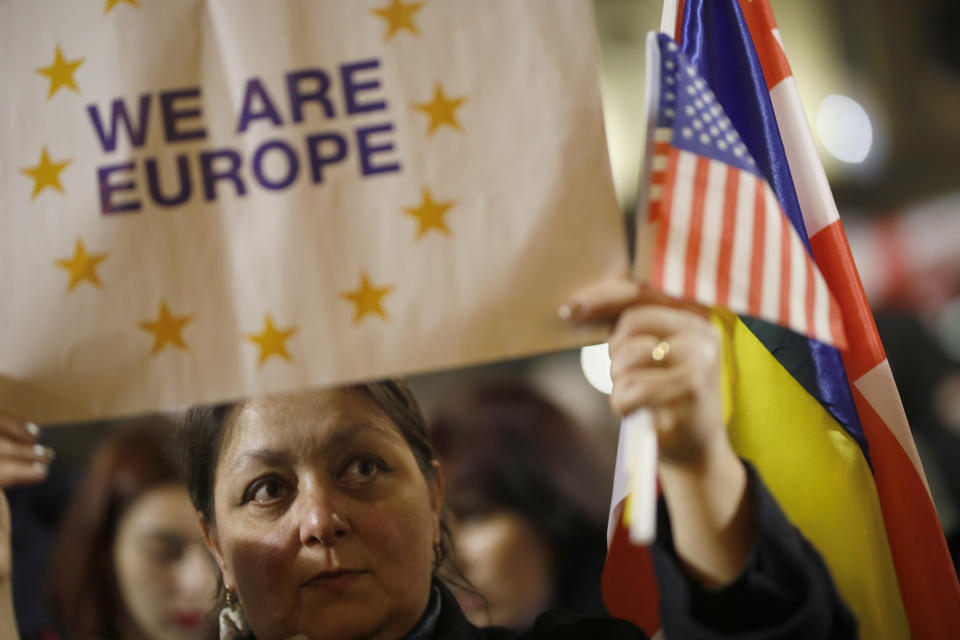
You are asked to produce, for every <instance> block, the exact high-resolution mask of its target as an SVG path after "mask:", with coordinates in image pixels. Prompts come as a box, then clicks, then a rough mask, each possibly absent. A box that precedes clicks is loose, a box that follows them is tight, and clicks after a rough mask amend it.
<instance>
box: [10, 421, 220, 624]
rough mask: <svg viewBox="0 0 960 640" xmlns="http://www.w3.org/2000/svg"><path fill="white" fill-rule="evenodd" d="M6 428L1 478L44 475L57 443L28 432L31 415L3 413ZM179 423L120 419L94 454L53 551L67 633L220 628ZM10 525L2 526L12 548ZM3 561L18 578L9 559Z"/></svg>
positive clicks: (55, 598)
mask: <svg viewBox="0 0 960 640" xmlns="http://www.w3.org/2000/svg"><path fill="white" fill-rule="evenodd" d="M0 427H2V428H0V469H2V472H0V486H2V487H3V488H6V487H8V486H13V485H17V484H28V483H31V482H37V481H40V480H42V479H43V477H45V475H46V473H47V468H48V466H49V461H50V459H51V458H52V452H51V451H49V450H46V451H41V449H43V448H42V447H41V448H37V447H36V445H34V444H31V443H32V442H33V441H34V440H33V439H34V438H35V434H33V433H29V432H24V433H20V432H18V430H21V431H22V430H23V428H22V426H21V423H18V422H16V421H13V420H7V419H5V418H3V417H2V416H0ZM174 431H175V425H173V424H172V423H171V422H169V421H168V420H166V419H164V418H161V417H151V418H146V419H143V420H140V421H137V422H135V423H133V424H128V425H120V426H119V427H117V428H116V430H115V431H113V432H112V433H111V434H110V435H109V436H107V437H106V438H105V440H104V441H103V443H102V444H101V445H100V446H99V447H98V449H97V450H96V451H95V453H94V454H93V456H92V458H91V461H90V464H89V466H88V469H87V472H86V474H85V477H84V480H83V482H82V483H81V484H80V486H79V487H78V488H77V490H76V492H75V494H74V495H73V497H72V499H71V502H70V504H69V506H68V508H67V511H66V513H65V514H64V516H63V518H62V520H61V522H60V528H59V532H58V536H57V540H56V542H55V543H54V546H53V549H52V551H51V554H50V560H49V569H50V571H49V585H48V586H49V595H50V606H51V609H52V612H53V615H54V618H55V619H56V621H57V623H58V626H59V628H60V630H61V631H62V632H63V634H64V637H65V638H70V639H76V640H89V639H94V638H95V639H97V640H201V639H203V638H208V637H210V634H211V631H212V629H213V627H214V624H215V620H214V619H212V618H211V617H210V612H211V609H212V607H213V604H214V601H215V597H216V591H217V582H216V573H215V567H214V565H213V562H212V560H211V559H210V557H209V554H208V552H207V551H206V549H205V548H204V544H203V539H202V535H201V531H200V527H199V525H198V523H197V520H196V515H195V512H194V510H193V507H192V506H191V504H190V499H189V496H188V494H187V489H186V485H185V483H184V480H183V477H182V475H181V473H180V469H179V465H178V462H177V458H176V454H175V446H174V443H173V435H174ZM3 507H4V511H5V507H6V505H5V504H4V505H3ZM4 515H6V514H4ZM4 519H6V518H4ZM9 524H10V523H9V522H6V523H4V525H5V526H3V527H0V532H2V533H3V534H4V535H5V537H7V539H6V540H4V554H7V555H8V554H9ZM0 569H2V571H3V578H4V580H3V582H4V584H9V576H10V572H11V563H10V562H9V558H8V559H7V561H6V562H5V563H0ZM18 570H21V571H29V570H30V568H29V567H22V568H18Z"/></svg>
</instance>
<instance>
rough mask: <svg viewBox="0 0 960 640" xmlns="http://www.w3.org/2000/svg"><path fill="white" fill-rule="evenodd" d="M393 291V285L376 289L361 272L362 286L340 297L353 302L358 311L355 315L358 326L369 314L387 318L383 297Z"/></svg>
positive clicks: (343, 292) (354, 318)
mask: <svg viewBox="0 0 960 640" xmlns="http://www.w3.org/2000/svg"><path fill="white" fill-rule="evenodd" d="M392 290H393V287H392V286H391V285H386V286H383V287H375V286H373V285H372V284H370V279H369V278H367V274H366V273H365V272H363V271H361V272H360V286H359V287H357V289H356V290H355V291H342V292H341V293H340V297H342V298H344V299H346V300H349V301H350V302H352V303H353V304H354V305H355V307H356V309H355V313H354V315H353V322H354V323H355V324H356V323H357V322H360V320H361V319H363V316H365V315H367V314H368V313H375V314H377V315H378V316H380V317H381V318H386V317H387V312H386V311H384V309H383V304H382V300H383V296H385V295H387V294H388V293H390V292H391V291H392Z"/></svg>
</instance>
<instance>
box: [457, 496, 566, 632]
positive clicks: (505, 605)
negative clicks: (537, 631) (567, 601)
mask: <svg viewBox="0 0 960 640" xmlns="http://www.w3.org/2000/svg"><path fill="white" fill-rule="evenodd" d="M456 540H457V560H458V562H459V564H460V566H461V568H462V569H463V573H464V575H465V576H466V577H467V578H468V579H469V580H470V582H471V583H473V585H474V586H475V587H476V588H477V591H479V592H480V593H481V594H482V595H483V596H484V597H485V598H486V600H487V602H486V605H487V607H485V606H484V603H483V601H482V600H480V599H479V598H477V597H476V596H474V595H473V594H469V593H457V599H458V600H459V601H460V604H461V606H462V607H463V610H464V613H465V614H466V616H467V618H468V619H469V620H470V622H472V623H474V624H476V625H479V626H484V625H487V624H492V625H496V626H502V627H510V628H512V629H521V630H523V629H529V628H530V627H532V626H533V622H534V620H535V619H536V617H537V616H538V615H539V614H540V613H541V612H543V610H544V609H547V608H548V607H549V606H550V602H551V600H552V598H553V584H554V575H553V556H552V554H551V551H550V543H549V542H548V541H547V539H546V538H544V537H543V536H542V535H541V534H540V533H539V532H537V530H536V529H535V528H534V527H533V525H532V524H531V523H530V521H529V520H527V518H525V517H523V516H521V515H519V514H517V513H515V512H513V511H506V510H494V511H490V512H487V513H483V514H481V515H476V516H473V517H471V518H468V519H466V520H463V521H462V522H460V523H459V524H458V525H457V531H456ZM488 611H489V619H488V616H487V613H488Z"/></svg>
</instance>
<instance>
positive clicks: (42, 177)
mask: <svg viewBox="0 0 960 640" xmlns="http://www.w3.org/2000/svg"><path fill="white" fill-rule="evenodd" d="M68 164H70V161H69V160H64V161H63V162H53V161H51V160H50V155H49V154H48V153H47V148H46V147H43V150H42V151H41V152H40V163H39V164H38V165H37V166H35V167H24V168H23V169H21V170H20V171H21V172H22V173H24V174H26V175H28V176H30V177H31V178H33V195H32V196H30V199H31V200H33V199H34V198H36V197H37V195H38V194H39V193H40V192H41V191H43V190H44V189H45V188H47V187H53V188H54V189H56V190H57V191H59V192H60V193H63V185H61V184H60V172H61V171H63V170H64V168H65V167H66V166H67V165H68Z"/></svg>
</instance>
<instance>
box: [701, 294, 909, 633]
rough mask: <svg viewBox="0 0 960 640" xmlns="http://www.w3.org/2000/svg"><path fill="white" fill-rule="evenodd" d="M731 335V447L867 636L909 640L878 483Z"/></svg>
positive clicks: (832, 430) (793, 391) (742, 331)
mask: <svg viewBox="0 0 960 640" xmlns="http://www.w3.org/2000/svg"><path fill="white" fill-rule="evenodd" d="M715 322H716V324H717V325H718V326H719V327H721V329H722V332H723V336H724V387H725V391H726V393H725V396H726V397H725V407H724V411H725V413H726V414H727V417H728V418H729V419H728V422H727V423H728V424H729V426H730V439H731V441H732V442H733V446H734V448H735V449H736V450H737V452H738V453H739V454H740V455H741V456H742V457H744V458H746V459H748V460H750V461H751V462H752V463H753V464H754V465H755V466H756V468H757V470H758V471H759V473H760V475H761V476H762V477H763V479H764V481H765V482H766V484H767V486H768V487H769V488H770V490H771V492H772V493H773V495H774V496H775V497H776V498H777V501H778V502H779V503H780V505H781V507H782V508H783V510H784V511H785V512H786V514H787V516H788V517H789V518H790V520H791V521H792V522H793V523H794V524H795V525H796V526H797V527H798V528H799V529H800V530H801V531H802V532H803V534H804V535H805V536H806V537H807V539H809V540H810V541H811V542H812V543H813V545H814V546H815V547H816V548H817V549H818V550H819V551H820V554H821V555H822V556H823V558H824V560H825V561H826V563H827V565H828V566H829V567H830V570H831V572H832V573H833V577H834V581H835V582H836V584H837V587H838V588H839V590H840V593H841V594H842V595H843V597H844V599H845V600H846V602H847V604H848V605H850V607H851V608H852V609H853V611H854V613H855V614H856V616H857V618H858V619H859V621H860V636H861V637H863V638H876V639H883V638H889V639H890V640H894V639H902V638H909V637H910V628H909V625H908V623H907V617H906V612H905V611H904V607H903V600H902V598H901V596H900V588H899V585H898V583H897V576H896V573H895V571H894V566H893V558H892V556H891V554H890V546H889V543H888V541H887V535H886V530H885V529H884V525H883V518H882V516H881V512H880V502H879V498H878V497H877V490H876V485H875V484H874V481H873V475H872V473H871V471H870V468H869V466H868V465H867V463H866V460H865V459H864V457H863V455H862V453H861V451H860V448H859V446H858V445H857V443H856V442H855V441H854V440H853V439H852V438H851V437H850V436H849V435H848V434H847V433H846V432H845V431H844V430H843V428H842V427H841V426H840V425H839V423H837V422H836V420H834V419H833V417H832V416H831V415H830V414H829V413H828V412H827V411H826V410H825V409H824V408H823V406H822V405H821V404H820V403H819V402H817V401H816V399H814V398H813V397H812V396H810V395H809V394H808V393H807V392H806V391H805V390H804V389H803V387H802V386H800V384H799V383H798V382H797V381H796V380H795V379H794V378H793V377H792V376H791V375H790V374H789V373H788V372H787V371H786V370H785V369H784V368H783V367H782V366H781V365H780V363H779V362H778V361H777V360H776V358H774V357H773V356H772V355H771V354H770V352H769V351H767V349H766V347H764V346H763V344H762V343H761V342H760V341H759V340H757V338H756V336H754V335H753V333H752V332H751V331H750V330H749V329H748V328H747V327H746V326H745V325H744V324H743V323H742V322H741V321H740V319H739V318H737V317H736V316H735V315H733V314H729V313H726V312H718V313H717V314H716V316H715Z"/></svg>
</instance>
